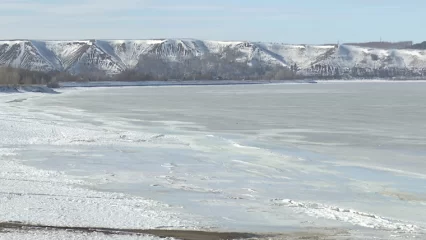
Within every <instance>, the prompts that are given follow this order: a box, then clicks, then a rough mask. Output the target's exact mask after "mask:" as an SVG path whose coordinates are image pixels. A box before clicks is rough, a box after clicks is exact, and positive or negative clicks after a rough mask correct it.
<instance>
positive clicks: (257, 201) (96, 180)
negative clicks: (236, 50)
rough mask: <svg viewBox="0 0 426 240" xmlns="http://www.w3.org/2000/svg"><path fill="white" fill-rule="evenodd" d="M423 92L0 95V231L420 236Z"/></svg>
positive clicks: (154, 89) (265, 89)
mask: <svg viewBox="0 0 426 240" xmlns="http://www.w3.org/2000/svg"><path fill="white" fill-rule="evenodd" d="M425 88H426V84H424V82H422V83H413V82H410V83H392V84H389V83H381V82H375V83H370V84H361V83H345V84H341V83H331V82H328V83H327V84H321V83H320V84H315V85H306V84H272V85H235V86H233V85H229V86H161V87H158V86H146V87H122V88H91V89H86V88H76V89H64V90H62V93H61V94H55V95H44V94H39V93H20V94H15V93H12V94H3V95H0V107H1V109H2V111H1V113H0V132H1V134H2V135H1V137H0V145H1V148H0V161H1V166H2V168H1V170H0V203H1V204H0V222H5V221H19V222H26V223H31V224H41V225H55V226H57V225H59V226H77V227H78V226H83V227H84V226H91V227H113V228H138V229H150V228H159V229H163V228H166V229H207V230H221V231H242V232H247V231H254V232H283V231H296V230H304V229H313V228H338V229H343V230H345V231H346V230H347V231H349V232H350V233H351V234H352V236H353V239H356V237H357V236H358V237H359V236H373V235H374V236H376V237H378V238H377V239H389V238H390V237H393V238H394V239H398V238H403V237H405V238H407V237H408V236H409V237H412V238H417V239H422V237H424V236H425V235H424V234H425V232H426V230H425V229H426V215H425V214H422V211H423V210H424V208H425V206H426V188H425V187H426V182H425V181H426V172H425V169H426V165H425V164H426V162H425V161H424V159H425V157H426V152H425V151H424V149H425V145H424V143H425V140H426V139H425V136H426V128H425V126H424V124H423V123H424V120H426V112H425V109H424V108H423V107H422V99H423V93H424V90H425ZM405 123H410V124H409V125H407V124H405ZM15 233H16V234H18V233H19V232H15ZM15 233H7V234H9V235H2V234H0V238H1V237H3V236H17V235H14V234H15ZM19 234H20V233H19ZM23 234H30V233H23ZM31 234H32V233H31ZM34 234H39V233H38V232H36V233H34ZM54 234H56V235H58V236H61V234H69V233H61V232H55V233H54ZM80 237H81V236H80ZM89 237H91V238H92V239H97V237H98V236H96V235H92V236H89ZM53 238H54V237H53ZM57 238H60V237H57ZM358 239H362V238H358Z"/></svg>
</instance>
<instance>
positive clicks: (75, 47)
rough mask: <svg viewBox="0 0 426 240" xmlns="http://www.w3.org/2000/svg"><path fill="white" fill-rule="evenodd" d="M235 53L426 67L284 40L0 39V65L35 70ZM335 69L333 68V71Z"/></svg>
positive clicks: (425, 62)
mask: <svg viewBox="0 0 426 240" xmlns="http://www.w3.org/2000/svg"><path fill="white" fill-rule="evenodd" d="M229 51H233V52H234V53H236V55H235V60H236V61H238V62H244V63H247V64H248V65H259V64H260V65H267V66H274V65H280V66H293V65H295V64H296V65H297V67H298V69H301V70H306V71H310V70H312V69H313V68H314V66H316V67H317V68H318V69H324V68H327V69H336V68H341V69H344V68H347V69H349V68H354V67H357V68H369V69H379V68H398V69H406V68H408V69H424V68H426V51H425V50H410V49H398V50H391V49H390V50H385V49H371V48H366V47H358V46H346V45H340V46H337V45H317V46H313V45H288V44H281V43H259V42H241V41H240V42H239V41H237V42H224V41H203V40H196V39H154V40H78V41H32V40H14V41H0V65H7V66H13V67H21V68H25V69H30V70H37V71H53V70H57V71H68V72H70V73H73V74H77V73H81V72H85V71H91V72H92V71H102V72H106V73H107V74H117V73H120V72H122V71H124V70H125V69H132V68H135V67H136V66H137V64H138V62H139V59H140V58H143V57H144V56H147V55H151V56H152V55H154V56H157V57H159V58H161V59H162V60H164V61H165V62H173V61H180V60H182V59H189V58H201V57H202V56H203V55H205V54H218V55H224V54H225V52H229ZM330 71H331V70H330ZM333 71H334V70H333Z"/></svg>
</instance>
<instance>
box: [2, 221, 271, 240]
mask: <svg viewBox="0 0 426 240" xmlns="http://www.w3.org/2000/svg"><path fill="white" fill-rule="evenodd" d="M8 229H9V230H11V229H19V230H63V231H74V232H85V233H92V232H100V233H104V234H115V235H142V234H144V235H153V236H157V237H160V238H166V237H173V238H178V239H182V240H199V239H203V240H231V239H248V238H263V237H266V236H260V235H256V234H251V233H233V232H229V233H226V232H205V231H185V230H160V229H146V230H142V229H120V228H97V227H61V226H48V225H33V224H26V223H21V222H0V232H1V230H8Z"/></svg>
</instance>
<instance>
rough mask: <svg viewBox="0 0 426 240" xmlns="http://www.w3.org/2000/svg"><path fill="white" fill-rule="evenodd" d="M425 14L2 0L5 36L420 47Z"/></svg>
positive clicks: (417, 3) (393, 1) (279, 0)
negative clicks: (392, 43) (383, 43)
mask: <svg viewBox="0 0 426 240" xmlns="http://www.w3.org/2000/svg"><path fill="white" fill-rule="evenodd" d="M425 11H426V1H425V0H340V1H339V0H209V1H207V0H197V1H195V0H68V1H67V0H0V38H1V39H68V40H73V39H152V38H196V39H204V40H229V41H232V40H238V41H242V40H245V41H264V42H281V43H295V44H296V43H297V44H301V43H305V44H323V43H338V42H340V43H345V42H364V41H380V40H383V41H405V40H412V41H414V42H422V41H426V30H425V29H424V28H423V26H424V25H423V24H424V22H425V20H426V18H425V15H424V14H425Z"/></svg>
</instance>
